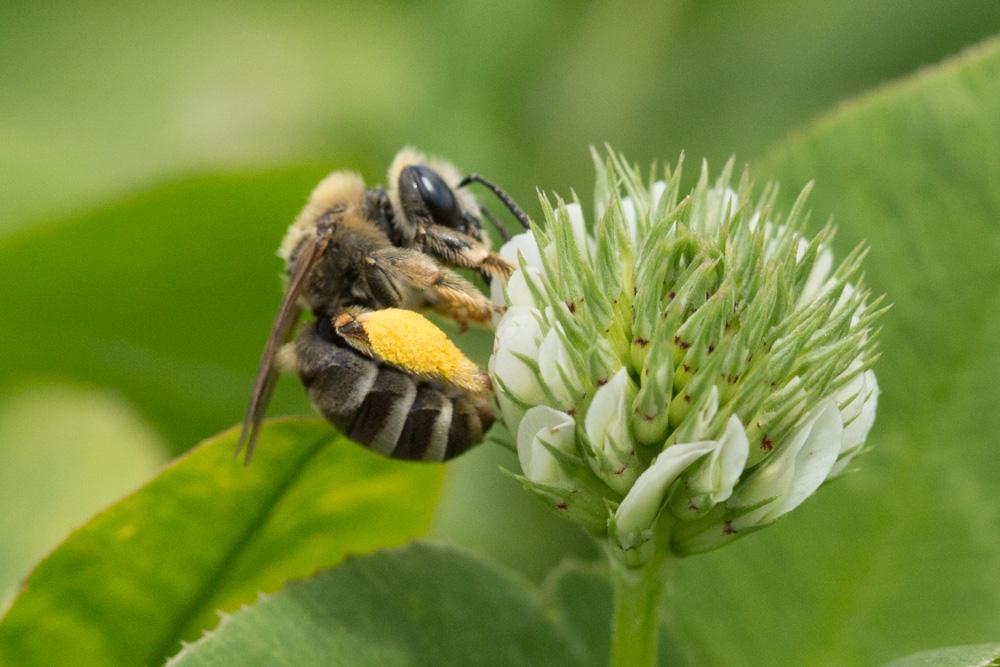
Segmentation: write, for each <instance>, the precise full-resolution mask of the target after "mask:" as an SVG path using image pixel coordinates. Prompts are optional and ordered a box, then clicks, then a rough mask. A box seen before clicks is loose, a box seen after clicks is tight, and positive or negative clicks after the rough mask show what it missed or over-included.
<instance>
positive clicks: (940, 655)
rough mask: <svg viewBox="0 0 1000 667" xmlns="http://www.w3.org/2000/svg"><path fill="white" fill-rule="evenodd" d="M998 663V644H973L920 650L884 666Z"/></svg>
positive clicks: (945, 666)
mask: <svg viewBox="0 0 1000 667" xmlns="http://www.w3.org/2000/svg"><path fill="white" fill-rule="evenodd" d="M997 665H1000V644H975V645H973V646H950V647H948V648H939V649H934V650H933V651H921V652H920V653H915V654H913V655H909V656H906V657H905V658H900V659H899V660H893V661H892V662H888V663H886V664H885V666H884V667H996V666H997Z"/></svg>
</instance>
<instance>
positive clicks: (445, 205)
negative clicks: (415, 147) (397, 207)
mask: <svg viewBox="0 0 1000 667" xmlns="http://www.w3.org/2000/svg"><path fill="white" fill-rule="evenodd" d="M399 189H400V194H401V198H402V199H403V200H404V202H405V201H406V200H410V199H411V198H414V199H419V200H420V201H421V202H422V203H423V205H424V208H425V209H426V210H427V214H428V215H430V217H431V218H432V219H433V220H434V222H436V223H438V224H440V225H445V226H447V227H451V228H452V229H459V228H460V227H462V225H463V220H462V211H461V209H460V208H459V206H458V200H456V199H455V193H454V192H452V191H451V188H450V187H448V184H447V183H445V182H444V179H443V178H441V177H440V176H438V174H437V172H435V171H434V170H433V169H431V168H430V167H425V166H423V165H415V166H412V167H407V168H406V169H404V170H403V171H402V173H401V174H400V175H399Z"/></svg>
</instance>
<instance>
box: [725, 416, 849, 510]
mask: <svg viewBox="0 0 1000 667" xmlns="http://www.w3.org/2000/svg"><path fill="white" fill-rule="evenodd" d="M842 436H843V424H842V423H841V421H840V412H839V411H838V410H837V404H836V403H834V401H833V400H831V399H827V400H825V401H823V402H822V403H820V405H819V406H818V407H817V408H816V409H815V410H814V411H813V413H812V415H811V416H810V417H809V418H808V419H807V420H806V422H805V424H804V425H803V426H802V427H800V428H799V430H798V431H797V432H796V433H795V434H794V435H793V436H792V438H791V440H790V441H789V442H788V444H786V445H784V446H783V447H782V448H781V451H779V452H778V453H777V454H776V455H775V456H774V457H772V458H771V459H769V460H768V461H766V462H765V463H764V464H763V465H762V466H761V468H760V469H759V470H757V472H755V473H754V474H753V475H751V477H750V478H749V479H748V480H746V482H744V483H743V484H742V485H741V486H740V488H739V489H738V491H737V492H736V500H737V502H736V503H735V505H736V506H737V507H747V506H750V505H755V504H757V503H760V502H763V501H765V500H768V499H769V498H773V499H774V500H773V502H770V503H768V504H767V505H765V506H763V507H761V508H759V509H757V510H754V511H753V512H750V513H749V514H745V515H743V516H741V517H739V518H738V519H737V520H735V521H734V522H733V524H734V526H735V527H737V528H744V527H749V526H753V525H756V524H759V523H770V522H772V521H774V520H775V519H777V518H778V517H780V516H781V515H783V514H785V513H787V512H790V511H791V510H793V509H795V508H796V507H798V506H799V505H800V504H801V503H802V501H804V500H805V499H806V498H808V497H809V496H811V495H812V494H813V492H815V491H816V489H817V488H819V486H820V484H822V483H823V481H824V480H826V478H827V476H828V475H829V473H830V469H831V468H832V467H833V464H834V462H835V461H836V460H837V454H838V453H839V451H840V440H841V437H842Z"/></svg>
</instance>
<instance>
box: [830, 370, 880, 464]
mask: <svg viewBox="0 0 1000 667" xmlns="http://www.w3.org/2000/svg"><path fill="white" fill-rule="evenodd" d="M878 394H879V388H878V380H876V379H875V373H874V372H873V371H870V370H868V371H865V372H864V373H863V374H861V375H859V376H858V377H856V378H855V379H854V380H852V381H851V382H849V383H848V384H847V385H846V386H845V387H844V388H843V389H841V390H840V391H839V392H838V393H837V398H839V399H841V400H847V399H851V401H850V403H848V404H847V405H846V406H844V408H843V409H842V410H841V419H842V420H843V422H844V437H843V438H842V440H841V445H840V458H839V459H838V460H837V463H835V464H834V466H833V469H832V470H831V471H830V477H835V476H836V475H839V474H840V473H842V472H843V471H844V469H845V468H847V466H848V465H849V464H850V462H851V459H853V458H854V456H855V455H856V454H857V453H858V452H859V451H861V447H862V446H863V445H864V444H865V440H867V439H868V433H869V432H870V431H871V429H872V425H874V423H875V411H876V409H877V408H878Z"/></svg>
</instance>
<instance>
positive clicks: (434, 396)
mask: <svg viewBox="0 0 1000 667" xmlns="http://www.w3.org/2000/svg"><path fill="white" fill-rule="evenodd" d="M295 352H296V363H297V365H298V373H299V377H300V378H301V379H302V383H303V384H304V385H305V387H306V390H307V392H308V394H309V400H310V401H312V403H313V405H315V406H316V408H317V409H318V410H319V411H320V413H321V414H322V415H323V416H324V417H325V418H326V419H327V420H328V421H329V422H330V423H331V424H333V425H334V426H336V427H337V428H338V429H339V430H340V431H341V432H343V433H344V434H345V435H347V436H348V437H349V438H351V439H352V440H354V441H355V442H358V443H361V444H363V445H365V446H366V447H368V448H370V449H373V450H375V451H377V452H379V453H381V454H384V455H386V456H391V457H393V458H400V459H419V460H425V461H444V460H447V459H450V458H452V457H455V456H458V455H459V454H461V453H462V452H464V451H466V450H467V449H469V448H471V447H473V446H475V445H477V444H479V443H480V442H481V441H482V439H483V434H484V433H485V432H486V430H487V429H489V427H490V425H492V423H493V420H494V416H493V410H492V409H491V408H490V405H489V402H488V400H487V398H486V397H483V396H476V395H473V394H470V393H468V392H465V391H462V390H461V389H458V388H456V387H452V386H451V385H448V384H446V383H444V382H438V381H434V380H426V379H422V378H416V377H414V376H412V375H409V374H407V373H405V372H403V371H401V370H398V369H396V368H392V367H390V366H387V365H384V364H380V363H378V362H376V361H373V360H372V359H370V358H368V357H366V356H364V355H362V354H361V353H359V352H357V351H355V350H353V349H351V348H349V347H347V346H346V345H344V344H342V343H341V344H338V343H337V341H336V340H333V341H331V340H327V339H325V338H322V337H320V336H319V335H318V334H317V332H316V325H315V323H314V322H311V323H309V324H307V325H306V327H305V328H304V329H303V330H302V333H301V334H300V335H299V338H298V340H297V341H296V343H295Z"/></svg>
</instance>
